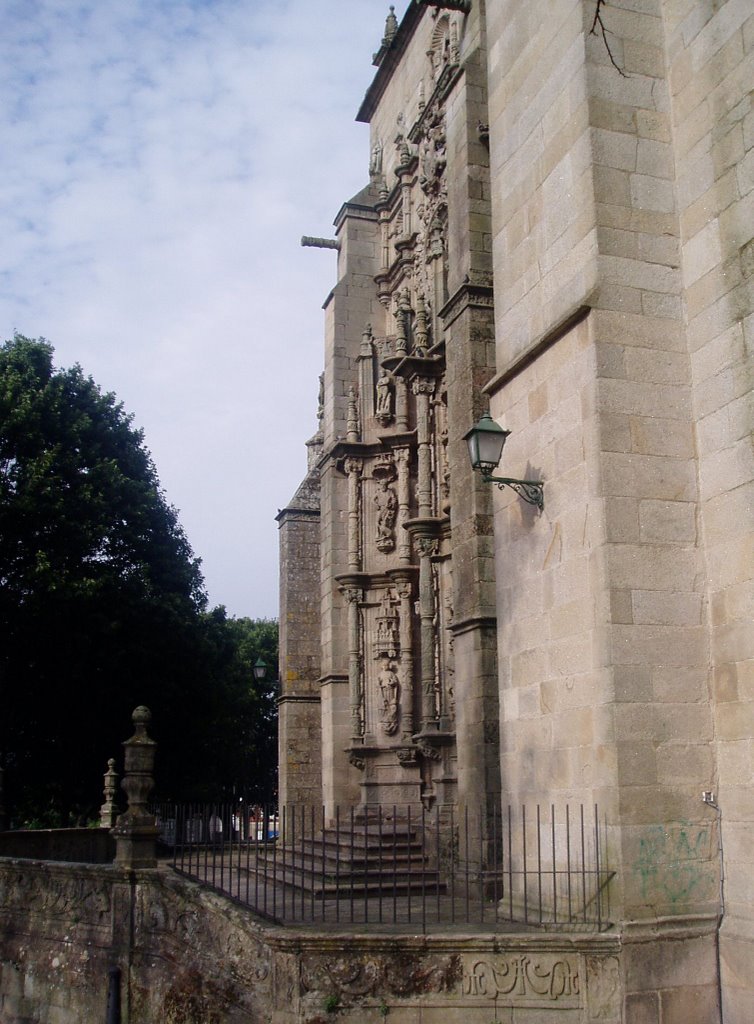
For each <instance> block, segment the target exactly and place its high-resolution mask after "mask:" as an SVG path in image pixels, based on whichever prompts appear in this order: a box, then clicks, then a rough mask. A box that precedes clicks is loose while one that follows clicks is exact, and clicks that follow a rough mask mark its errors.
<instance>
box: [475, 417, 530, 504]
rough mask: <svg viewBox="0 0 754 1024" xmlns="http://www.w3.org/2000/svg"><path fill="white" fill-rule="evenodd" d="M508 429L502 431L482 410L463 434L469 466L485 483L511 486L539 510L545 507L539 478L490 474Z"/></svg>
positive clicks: (496, 464)
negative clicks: (478, 472)
mask: <svg viewBox="0 0 754 1024" xmlns="http://www.w3.org/2000/svg"><path fill="white" fill-rule="evenodd" d="M508 434H510V430H503V428H502V427H500V426H498V424H497V423H495V421H494V420H493V419H492V417H491V416H490V415H489V414H488V413H485V414H484V416H482V418H481V419H480V420H479V422H478V423H477V424H476V425H475V426H473V427H472V428H471V430H470V431H469V432H468V433H467V434H464V438H463V439H464V441H465V442H466V444H467V445H468V446H469V458H470V459H471V468H472V469H478V470H480V471H481V473H482V480H484V482H485V483H486V484H497V485H498V487H499V488H500V489H501V490H502V489H503V487H510V488H511V489H512V490H514V491H515V492H516V494H517V495H518V496H519V497H520V498H523V499H524V501H526V502H528V503H529V504H530V505H536V506H537V508H538V509H539V511H540V512H541V511H542V510H543V509H544V507H545V499H544V493H543V489H544V484H543V483H542V481H541V480H513V479H512V478H511V477H507V476H493V475H492V474H493V472H494V471H495V470H496V469H497V467H498V464H499V462H500V459H501V457H502V454H503V448H504V446H505V441H506V438H507V437H508Z"/></svg>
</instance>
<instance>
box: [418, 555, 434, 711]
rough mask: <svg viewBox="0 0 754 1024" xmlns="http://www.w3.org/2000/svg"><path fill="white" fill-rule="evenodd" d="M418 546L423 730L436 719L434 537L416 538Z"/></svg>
mask: <svg viewBox="0 0 754 1024" xmlns="http://www.w3.org/2000/svg"><path fill="white" fill-rule="evenodd" d="M417 547H418V548H419V616H420V619H421V687H422V730H425V729H428V728H430V727H431V726H433V725H434V723H435V722H436V721H437V708H436V706H435V623H434V618H435V595H434V588H433V586H432V556H433V555H434V554H436V553H437V540H436V538H434V537H420V538H418V539H417Z"/></svg>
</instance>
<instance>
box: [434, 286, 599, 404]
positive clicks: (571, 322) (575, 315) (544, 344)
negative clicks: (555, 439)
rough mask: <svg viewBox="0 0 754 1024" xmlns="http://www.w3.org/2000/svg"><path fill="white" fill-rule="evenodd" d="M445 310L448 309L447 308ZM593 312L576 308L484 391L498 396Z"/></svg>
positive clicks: (526, 349) (580, 306)
mask: <svg viewBox="0 0 754 1024" xmlns="http://www.w3.org/2000/svg"><path fill="white" fill-rule="evenodd" d="M445 308H446V309H447V306H446V307H445ZM591 311H592V307H591V306H584V305H581V304H579V305H577V306H574V307H573V308H572V309H571V310H569V312H568V313H567V314H566V315H565V316H564V317H563V319H562V320H559V321H558V323H557V324H555V326H554V327H550V328H548V329H547V330H546V331H545V332H544V333H543V334H540V335H539V336H538V337H535V338H534V340H533V341H532V342H531V343H530V344H529V345H527V347H526V348H525V349H524V351H523V352H521V353H519V355H517V356H514V358H513V359H511V361H510V362H509V363H508V365H507V366H504V367H503V369H502V370H500V371H499V372H498V373H496V374H495V376H494V377H493V378H492V380H490V381H488V382H487V383H486V384H485V385H484V387H483V388H482V391H483V392H484V393H485V394H486V395H490V396H492V395H494V394H496V393H497V392H498V391H499V390H500V389H501V388H503V387H505V385H506V384H507V383H508V382H509V381H511V380H513V379H514V377H517V376H518V375H519V373H521V372H522V371H523V370H525V369H526V367H527V366H531V364H532V363H533V362H536V360H537V359H539V357H540V356H541V355H542V353H543V352H546V351H547V349H548V348H550V346H552V345H554V344H555V343H556V342H557V341H560V339H561V338H562V337H563V336H564V335H566V334H568V332H569V331H570V330H572V329H573V328H574V327H575V326H576V324H579V323H581V321H582V320H584V319H585V318H586V317H587V316H589V314H590V313H591Z"/></svg>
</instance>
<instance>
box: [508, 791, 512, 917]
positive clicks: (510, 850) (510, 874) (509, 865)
mask: <svg viewBox="0 0 754 1024" xmlns="http://www.w3.org/2000/svg"><path fill="white" fill-rule="evenodd" d="M512 818H513V814H512V809H511V805H510V804H508V918H509V920H511V921H512V920H513V820H512Z"/></svg>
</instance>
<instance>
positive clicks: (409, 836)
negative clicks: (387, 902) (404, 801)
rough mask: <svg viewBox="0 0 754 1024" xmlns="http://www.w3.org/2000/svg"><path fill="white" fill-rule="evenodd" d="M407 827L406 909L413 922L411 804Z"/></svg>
mask: <svg viewBox="0 0 754 1024" xmlns="http://www.w3.org/2000/svg"><path fill="white" fill-rule="evenodd" d="M406 829H407V831H406V850H407V856H408V881H407V886H406V896H407V900H406V911H407V914H408V923H409V924H411V865H412V862H413V859H414V858H413V853H412V835H413V833H412V832H411V804H409V805H408V808H407V816H406Z"/></svg>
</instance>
